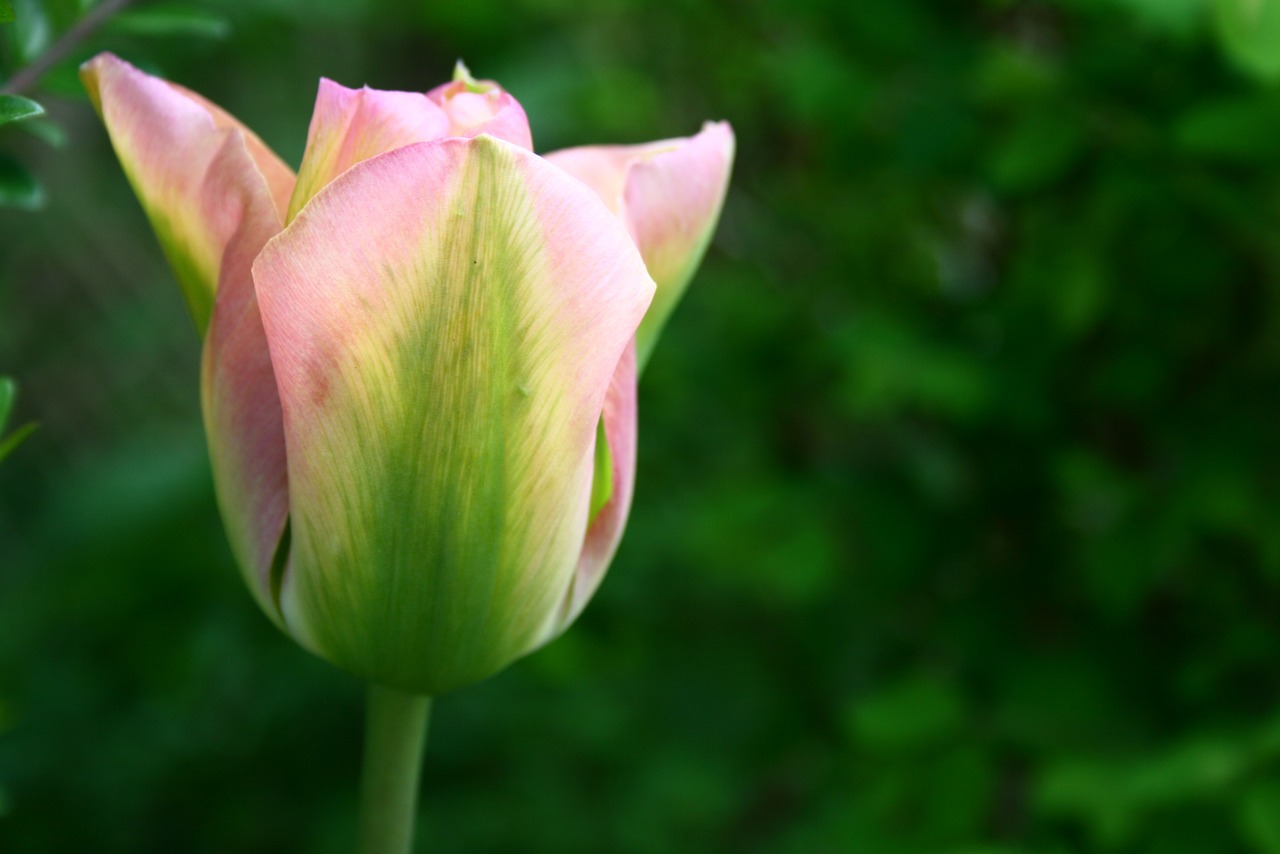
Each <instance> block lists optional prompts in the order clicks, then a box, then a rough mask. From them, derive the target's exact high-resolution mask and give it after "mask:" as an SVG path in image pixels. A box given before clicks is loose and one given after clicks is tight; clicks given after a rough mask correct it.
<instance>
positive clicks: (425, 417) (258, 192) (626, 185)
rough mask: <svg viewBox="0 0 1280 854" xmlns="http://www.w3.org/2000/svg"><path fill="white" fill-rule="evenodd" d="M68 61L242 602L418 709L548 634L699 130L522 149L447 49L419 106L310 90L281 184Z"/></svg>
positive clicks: (710, 207)
mask: <svg viewBox="0 0 1280 854" xmlns="http://www.w3.org/2000/svg"><path fill="white" fill-rule="evenodd" d="M82 77H83V80H84V82H85V85H86V87H87V88H88V90H89V92H90V95H91V97H92V100H93V103H94V106H95V108H96V109H97V110H98V112H99V114H100V115H101V117H102V119H103V122H104V123H105V125H106V128H107V131H108V133H109V135H110V137H111V142H112V144H113V146H114V148H115V151H116V153H117V155H118V156H119V158H120V161H121V164H122V165H123V167H124V171H125V173H126V175H127V177H128V179H129V181H130V183H131V185H132V186H133V189H134V190H135V192H136V193H137V195H138V198H139V200H140V201H141V203H142V207H143V209H144V211H145V212H146V214H147V216H148V218H149V219H150V221H151V224H152V226H153V227H154V229H155V231H156V234H157V236H158V237H159V240H160V244H161V247H162V249H163V251H164V253H165V255H166V257H167V258H168V260H169V262H170V264H171V266H172V267H173V270H174V273H175V275H176V277H177V279H178V282H179V284H180V286H181V288H182V292H183V295H184V297H185V299H186V302H187V306H188V308H189V309H190V313H191V316H192V318H193V320H194V322H195V325H196V328H197V330H198V331H199V332H200V334H201V335H202V336H203V339H204V341H203V354H202V367H201V372H202V376H201V390H202V408H203V412H204V421H205V429H206V433H207V436H208V442H209V452H210V458H211V461H212V465H213V472H214V482H215V486H216V491H217V496H218V503H219V508H220V510H221V513H222V515H223V518H224V521H225V524H226V528H227V531H228V535H229V538H230V541H231V544H232V550H233V552H234V554H235V557H236V560H237V563H238V564H239V566H240V567H241V569H242V571H243V574H244V576H245V579H246V581H247V583H248V586H249V588H250V590H251V591H252V592H253V595H254V597H255V598H256V599H257V601H258V603H259V605H260V606H261V607H262V609H263V610H264V611H265V612H266V613H267V615H268V616H269V617H270V618H271V619H272V620H273V621H274V622H275V623H276V624H277V625H278V626H279V627H280V628H281V629H282V630H284V631H285V632H286V633H288V634H289V635H290V636H291V637H293V638H294V639H295V640H297V641H298V642H299V643H300V644H301V645H302V646H304V647H305V648H307V649H309V650H311V651H312V652H314V653H316V654H317V655H319V656H321V657H323V658H325V659H327V660H329V661H331V662H333V663H334V664H337V665H338V666H340V667H342V668H344V669H346V670H348V671H350V672H352V673H354V674H356V675H358V676H361V677H363V678H365V679H368V680H370V681H371V682H372V683H374V684H376V685H380V686H385V687H386V688H387V689H389V690H390V691H392V692H400V693H401V694H403V695H406V696H423V697H426V696H434V695H438V694H440V693H442V692H445V691H449V690H452V689H454V688H457V687H460V686H463V685H466V684H468V683H471V682H474V681H477V680H479V679H482V678H484V677H486V676H489V675H490V674H492V673H494V672H496V671H498V670H500V669H501V668H503V667H504V666H506V665H507V664H509V663H510V662H511V661H513V660H514V659H516V658H518V657H520V656H522V655H524V654H526V653H528V652H530V651H532V650H534V649H536V648H538V647H539V646H541V645H543V644H544V643H546V642H547V641H549V640H550V639H552V638H554V637H556V636H557V635H558V634H559V633H560V632H562V631H563V630H564V629H565V628H566V627H567V626H568V625H569V624H570V623H571V622H572V621H573V620H574V619H575V618H576V616H577V615H578V614H579V613H580V612H581V610H582V608H583V607H584V606H585V604H586V603H587V601H588V600H589V598H590V597H591V594H592V593H593V592H594V591H595V589H596V587H597V586H598V584H599V582H600V579H601V577H602V575H603V574H604V571H605V568H606V567H607V565H608V563H609V562H610V560H611V559H612V557H613V554H614V551H615V550H616V548H617V545H618V541H619V539H620V538H621V535H622V530H623V527H624V524H625V520H626V516H627V512H628V509H629V506H630V502H631V495H632V485H633V482H634V471H635V447H636V377H637V369H638V366H639V365H641V364H643V361H644V360H647V359H648V357H649V354H650V352H651V350H652V347H653V342H654V340H655V339H656V337H657V334H658V332H659V330H660V328H661V326H662V324H663V322H664V321H665V320H666V318H667V316H668V314H669V313H670V311H671V309H672V308H673V307H674V305H675V302H676V301H677V300H678V298H679V296H680V293H681V291H682V290H683V289H684V287H685V285H686V284H687V282H688V279H689V277H690V276H691V275H692V272H693V270H694V268H696V266H697V264H698V261H699V260H700V258H701V255H702V253H703V251H704V250H705V247H706V244H707V241H708V239H709V237H710V234H711V232H712V229H713V228H714V225H715V222H716V219H717V217H718V214H719V208H720V205H721V202H722V200H723V196H724V192H725V187H726V184H727V180H728V171H729V166H730V161H731V158H732V149H733V137H732V133H731V131H730V130H729V127H728V125H726V124H713V125H708V126H707V127H706V128H705V129H704V130H703V131H702V132H701V133H700V134H698V135H697V136H695V137H693V138H691V139H687V140H669V141H666V142H660V143H654V144H651V145H646V146H636V147H600V148H585V149H570V150H568V151H563V152H559V153H556V154H552V155H549V156H548V157H546V158H542V157H539V156H537V155H535V154H534V153H533V152H532V150H531V145H532V143H531V137H530V133H529V125H528V121H527V119H526V117H525V113H524V111H523V109H522V108H521V107H520V104H519V103H518V102H517V101H516V100H515V99H514V98H513V97H512V96H511V95H510V94H509V93H507V92H505V91H504V90H503V89H502V88H501V87H499V86H498V85H497V84H495V83H492V82H490V81H476V80H474V79H472V78H471V76H470V75H469V74H468V73H467V72H466V70H465V68H463V67H461V65H459V69H458V72H457V73H456V75H455V79H454V80H453V81H452V82H450V83H447V84H445V85H443V86H440V87H438V88H436V89H433V90H432V91H430V92H427V93H425V94H423V93H414V92H386V91H378V90H373V89H369V88H363V89H358V90H353V89H347V88H345V87H343V86H340V85H338V84H336V83H333V82H331V81H328V80H323V81H321V83H320V89H319V94H318V96H317V100H316V106H315V112H314V114H313V116H312V120H311V126H310V130H309V132H308V136H307V144H306V148H305V152H304V154H303V157H302V162H301V164H300V166H299V169H298V172H297V174H296V176H295V174H294V173H293V172H292V171H291V170H290V169H289V168H288V167H287V166H286V165H285V164H284V163H283V162H282V161H281V160H280V159H279V158H278V157H277V156H276V155H275V154H273V153H272V152H271V150H270V149H269V148H268V147H267V146H266V145H265V144H264V143H263V142H262V141H261V140H260V139H259V138H258V137H257V136H255V135H254V134H253V133H252V132H251V131H250V130H248V129H247V128H246V127H244V126H243V125H242V124H240V123H239V122H238V121H236V120H235V119H234V118H232V117H231V116H230V115H228V114H227V113H225V112H224V111H222V110H221V109H219V108H218V107H216V106H215V105H213V104H212V103H210V102H208V101H207V100H205V99H204V98H202V97H201V96H199V95H197V94H195V93H193V92H190V91H188V90H186V89H183V88H182V87H180V86H177V85H175V84H172V83H169V82H166V81H163V80H161V79H158V78H156V77H152V76H149V75H147V74H144V73H142V72H140V71H138V70H137V69H136V68H133V67H132V66H130V65H128V64H127V63H125V62H123V61H122V60H120V59H118V58H116V57H114V56H112V55H110V54H102V55H100V56H98V57H96V58H95V59H93V60H91V61H90V62H89V63H87V64H86V65H85V66H84V68H83V71H82ZM655 291H656V296H655ZM651 302H652V308H650V304H651ZM647 310H648V311H649V314H648V315H646V311H647ZM392 716H394V715H392ZM423 716H425V712H424V713H423ZM413 725H414V724H412V722H411V723H410V724H409V728H412V726H413ZM370 733H371V734H370V738H371V741H370V744H369V749H370V750H371V751H377V750H379V749H380V748H378V747H377V745H376V744H374V741H373V738H374V735H373V729H372V728H371V730H370ZM369 785H370V786H375V787H376V786H377V785H379V784H378V783H377V782H376V781H374V782H372V783H370V784H369Z"/></svg>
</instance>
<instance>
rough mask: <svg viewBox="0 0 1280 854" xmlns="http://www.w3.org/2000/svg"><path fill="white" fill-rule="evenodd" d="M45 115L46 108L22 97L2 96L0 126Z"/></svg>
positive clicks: (0, 98)
mask: <svg viewBox="0 0 1280 854" xmlns="http://www.w3.org/2000/svg"><path fill="white" fill-rule="evenodd" d="M43 115H44V107H42V106H40V105H39V104H37V103H36V102H35V101H33V100H31V99H30V98H24V97H22V96H21V95H0V125H6V124H8V123H9V122H20V121H22V120H24V119H33V118H35V117H36V116H43Z"/></svg>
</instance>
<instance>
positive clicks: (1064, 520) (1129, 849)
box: [0, 0, 1280, 854]
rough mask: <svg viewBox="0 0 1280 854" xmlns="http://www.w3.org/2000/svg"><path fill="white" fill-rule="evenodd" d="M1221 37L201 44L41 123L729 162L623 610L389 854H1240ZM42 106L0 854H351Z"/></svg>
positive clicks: (9, 326) (1254, 391)
mask: <svg viewBox="0 0 1280 854" xmlns="http://www.w3.org/2000/svg"><path fill="white" fill-rule="evenodd" d="M54 5H55V4H48V5H47V7H44V8H46V12H45V14H46V17H47V18H48V19H49V20H50V21H51V23H50V28H51V31H52V32H54V33H57V32H62V31H63V28H64V27H65V26H66V20H67V18H68V15H66V14H63V13H61V12H59V13H56V14H55V12H54V11H53V10H54ZM66 5H68V6H74V5H77V4H75V3H70V2H68V3H67V4H66ZM34 6H35V4H34V3H31V2H27V3H26V4H25V5H23V4H15V9H16V10H17V11H18V13H19V18H20V19H21V16H22V15H24V14H28V12H29V10H30V9H31V8H34ZM145 8H146V7H145V6H140V7H139V9H140V10H142V9H145ZM209 8H211V9H212V8H213V7H212V6H210V7H209ZM1263 8H1264V7H1263V5H1260V4H1253V5H1250V4H1249V3H1244V2H1240V3H1238V4H1237V5H1235V6H1231V5H1230V4H1226V3H1223V4H1219V3H1217V2H1213V0H1168V2H1158V0H1053V2H1049V0H1032V1H1031V2H999V0H992V2H984V3H971V4H963V3H938V2H931V1H930V0H861V2H857V3H846V2H835V0H785V2H784V0H761V2H756V3H745V4H744V3H710V2H693V0H690V2H678V3H671V4H654V3H643V2H641V1H640V0H608V2H593V3H587V2H585V0H517V2H514V3H511V2H498V0H476V2H470V3H430V4H428V3H418V2H400V0H361V2H337V0H325V2H323V3H302V2H300V0H268V1H267V2H258V0H252V2H250V0H236V2H226V3H222V4H218V7H217V9H218V14H223V15H225V16H226V18H227V20H228V21H230V23H231V25H232V29H231V33H230V36H229V37H228V38H225V39H222V40H215V39H205V38H186V37H184V38H154V37H151V36H143V35H139V34H136V33H125V32H123V31H120V30H107V31H104V32H102V33H100V38H99V40H98V41H95V42H91V43H88V44H86V45H85V46H84V52H83V53H82V54H81V55H79V56H76V57H74V58H73V59H72V61H70V62H68V63H66V68H65V69H63V70H60V71H56V72H55V73H54V74H52V75H50V76H49V77H48V78H46V81H45V84H44V85H45V86H46V87H47V88H49V89H53V88H55V87H57V88H58V89H59V91H65V92H67V93H71V92H72V91H73V87H74V79H73V77H72V73H73V71H74V64H75V61H78V60H79V59H83V58H84V55H87V52H88V51H91V50H95V49H98V48H103V47H109V48H111V49H114V50H116V51H118V52H121V53H122V54H123V55H125V56H127V57H128V58H129V59H131V60H133V61H136V62H138V63H140V64H142V65H144V66H145V67H148V68H151V69H154V70H158V71H163V72H165V73H166V74H168V75H170V76H171V77H172V78H173V79H175V80H176V81H178V82H180V83H182V84H184V85H188V86H191V87H192V88H195V89H197V90H198V91H201V92H203V93H206V94H207V95H209V96H210V97H211V98H213V99H215V100H216V101H218V102H219V103H222V104H224V105H225V106H227V107H228V108H229V109H231V110H232V111H233V112H235V113H236V114H237V115H239V116H241V117H242V118H244V119H245V120H246V121H247V122H248V123H249V124H250V125H251V126H253V127H254V128H256V129H257V130H259V131H260V132H261V133H262V135H263V137H264V138H265V139H266V140H267V141H268V142H269V143H270V144H271V145H272V146H274V147H275V148H276V149H277V150H279V151H280V152H281V153H282V154H283V155H284V156H285V157H286V159H289V160H291V161H292V162H293V163H295V164H296V163H297V161H298V157H299V154H300V151H301V146H302V142H303V140H304V139H305V134H306V127H307V121H308V117H309V113H310V108H311V100H312V98H313V96H314V91H315V83H316V79H317V78H318V77H319V76H320V75H321V74H325V75H328V76H331V77H333V78H335V79H337V80H339V81H341V82H343V83H345V84H348V85H360V84H361V83H364V82H368V83H369V84H371V85H377V86H382V87H386V88H401V89H415V88H416V89H420V88H425V87H427V86H430V85H433V84H434V83H437V82H441V81H444V80H446V79H447V78H448V77H449V75H450V72H451V70H452V68H453V65H454V61H455V60H456V58H457V57H458V56H462V57H464V58H465V59H466V60H467V62H468V64H469V65H470V67H471V68H473V69H475V71H476V73H477V75H478V76H481V77H496V78H498V79H499V80H502V81H503V82H505V83H506V84H507V85H508V86H509V87H510V88H511V89H512V90H513V91H514V92H515V94H516V95H517V96H518V97H519V98H520V99H521V100H522V103H524V105H525V106H526V108H527V110H528V112H529V115H530V117H531V120H532V122H533V129H534V136H535V140H536V142H537V145H538V146H539V149H540V150H547V149H551V148H555V147H559V146H562V145H569V144H579V143H584V142H595V141H600V142H636V141H642V140H647V139H654V138H660V137H664V136H670V135H678V134H687V133H690V132H692V131H694V130H696V129H697V127H698V125H699V123H700V122H701V121H702V120H703V119H705V118H728V119H729V120H731V121H732V122H733V125H734V127H735V129H736V130H737V133H738V137H739V146H738V149H739V161H738V165H737V168H736V173H735V179H734V184H733V188H732V191H731V193H730V197H729V200H728V203H727V205H726V208H725V218H724V222H723V225H722V227H721V229H720V232H719V234H718V235H717V237H716V239H715V241H714V243H713V245H712V248H711V252H710V255H709V258H708V261H707V264H706V265H705V267H704V268H703V270H702V271H701V272H700V273H699V274H698V276H697V277H696V278H695V280H694V282H693V284H692V286H691V288H690V290H689V292H688V296H687V298H686V300H685V302H684V303H683V304H682V305H681V306H680V307H679V308H678V309H677V311H676V312H675V314H674V315H673V317H672V320H671V323H670V324H669V326H668V330H667V332H666V333H665V334H664V337H663V341H662V344H661V346H660V347H659V348H658V349H657V350H656V352H655V355H654V358H653V360H652V361H651V363H650V364H649V366H648V368H647V370H646V373H645V377H644V380H643V383H642V387H641V399H640V410H641V431H640V448H639V454H640V459H639V467H638V471H639V475H638V482H637V493H636V499H635V507H634V511H633V515H632V519H631V522H630V525H629V528H628V532H627V535H626V538H625V539H624V541H623V544H622V548H621V551H620V553H619V556H618V559H617V561H616V563H615V565H614V566H613V568H612V569H611V570H610V575H609V577H608V578H607V579H606V580H605V582H604V585H603V587H602V588H601V592H600V595H599V597H598V598H597V600H596V601H595V602H593V603H592V605H591V606H590V607H589V608H588V610H587V612H586V613H585V615H584V617H583V619H582V620H581V621H580V623H579V624H578V625H577V626H575V627H574V628H573V629H572V630H570V631H569V633H568V634H566V635H565V636H564V637H563V638H561V639H560V640H558V641H556V642H555V643H554V644H552V645H551V646H550V647H549V648H547V649H546V650H544V651H542V652H539V653H538V654H536V655H534V656H532V657H531V658H529V659H528V660H527V661H525V662H523V663H521V664H519V665H517V666H516V667H514V668H513V669H512V670H510V671H508V672H507V673H504V674H503V675H501V676H499V677H497V678H495V679H493V680H491V681H489V682H487V683H485V684H483V685H481V686H478V687H477V688H475V689H474V690H469V691H465V692H461V693H458V694H456V695H448V696H445V697H443V698H441V699H440V700H439V701H438V702H437V704H436V711H435V720H434V721H433V729H432V739H431V742H430V744H429V745H428V751H427V753H428V758H427V766H426V774H425V779H424V801H423V816H422V825H423V833H424V843H426V844H425V845H424V846H423V850H437V851H509V850H529V851H534V852H538V851H556V852H594V851H601V850H610V851H612V850H617V851H624V852H659V851H662V852H665V851H778V852H793V851H794V852H809V851H855V852H868V854H881V852H885V854H897V853H898V852H905V854H915V852H919V854H933V852H946V854H978V852H987V854H996V853H997V852H998V853H999V854H1011V853H1012V852H1024V854H1025V853H1026V852H1032V854H1040V852H1044V853H1045V854H1066V852H1104V853H1105V854H1110V852H1116V854H1168V853H1169V852H1173V854H1179V852H1188V854H1203V853H1204V852H1215V854H1216V852H1253V854H1275V852H1280V826H1278V825H1277V820H1278V819H1277V816H1280V717H1278V715H1280V684H1278V682H1277V679H1276V672H1277V662H1280V525H1277V520H1278V519H1280V457H1277V455H1276V454H1275V453H1274V450H1273V445H1274V443H1275V425H1276V424H1277V423H1280V241H1278V240H1277V234H1280V202H1278V200H1280V177H1278V175H1277V169H1276V167H1277V165H1278V164H1280V151H1277V148H1276V146H1277V140H1280V133H1277V130H1280V92H1278V91H1277V90H1276V89H1275V88H1274V86H1273V85H1272V84H1271V83H1270V82H1269V80H1270V78H1269V77H1268V75H1269V73H1270V71H1269V68H1270V62H1271V59H1270V57H1274V56H1278V55H1280V51H1273V52H1270V53H1269V52H1268V49H1267V48H1266V47H1265V44H1266V41H1265V40H1266V38H1268V36H1267V26H1266V19H1258V20H1257V21H1254V22H1253V24H1251V25H1249V26H1243V25H1241V24H1240V21H1242V20H1244V19H1242V18H1241V17H1240V15H1242V14H1245V13H1249V10H1251V9H1252V10H1258V9H1263ZM1250 14H1252V13H1250ZM1265 14H1270V13H1269V12H1265ZM1232 16H1235V17H1232ZM1233 22H1234V23H1233ZM12 30H13V26H7V27H5V28H4V30H3V34H0V38H8V37H9V36H10V33H11V31H12ZM6 51H7V52H6V53H5V54H4V58H5V61H6V62H8V63H9V65H7V66H6V68H11V67H13V64H14V63H15V62H16V56H17V55H16V53H15V52H14V51H13V49H12V48H6ZM60 75H64V76H60ZM64 77H65V79H64ZM48 105H49V107H50V110H51V112H55V113H56V117H57V119H58V120H59V121H60V122H61V123H62V124H63V125H64V126H65V127H67V128H69V129H71V131H72V135H73V138H72V140H71V142H70V146H69V148H68V150H67V151H64V152H59V151H54V150H51V149H49V148H48V147H47V146H44V145H42V144H39V143H38V141H34V140H30V139H27V138H25V137H24V135H23V134H20V133H17V132H10V131H6V132H5V136H4V139H3V142H4V144H5V145H6V146H8V145H12V146H13V147H14V148H13V150H14V151H15V152H16V153H17V154H18V155H19V156H20V157H21V158H22V160H23V162H24V163H27V164H29V165H30V167H31V168H32V170H34V171H36V172H38V173H39V174H40V175H41V177H42V178H43V179H44V180H45V182H46V183H47V185H48V188H47V198H48V204H47V206H46V208H45V210H43V211H41V212H40V213H38V214H35V215H32V214H30V213H27V212H9V211H0V364H3V365H5V367H6V369H7V370H11V371H13V372H15V373H18V374H20V375H21V376H23V378H24V379H23V383H24V384H23V395H24V397H23V405H24V406H26V407H29V408H30V411H33V412H39V413H40V417H41V421H42V425H43V426H42V432H41V441H40V442H38V443H32V444H30V445H27V446H24V447H23V449H22V452H21V453H18V454H15V455H13V456H11V457H9V458H8V459H7V460H5V462H4V465H3V468H0V627H3V631H0V793H2V797H0V804H2V805H3V810H4V811H5V812H4V816H3V817H2V818H0V847H2V848H4V850H6V851H7V850H10V849H12V850H14V851H46V850H48V851H61V850H71V851H74V850H84V851H100V852H106V854H111V853H112V852H126V851H127V852H147V851H156V852H160V851H165V852H167V851H175V850H177V851H193V852H205V851H273V852H290V851H298V852H302V851H307V852H340V851H347V850H350V848H351V842H352V840H353V839H354V822H355V815H354V808H355V774H356V769H357V767H358V750H359V740H360V722H361V710H360V703H361V700H362V697H363V692H362V688H361V686H359V685H357V684H355V683H354V681H353V680H350V679H348V678H346V677H344V676H343V675H342V674H340V673H337V672H335V671H334V670H332V669H331V668H328V667H326V666H324V665H322V664H321V663H320V662H318V661H317V660H315V659H313V658H311V657H309V656H307V655H305V654H304V653H302V652H299V651H298V650H297V649H296V648H295V647H294V646H293V645H292V644H291V643H290V642H288V641H287V640H286V639H284V638H283V637H281V636H280V635H279V634H278V633H277V632H275V631H274V629H272V627H271V626H270V624H269V623H268V622H267V621H266V620H265V619H264V618H263V617H262V616H261V615H260V614H259V613H258V611H257V609H256V608H255V607H254V606H253V604H252V602H251V601H250V600H249V597H248V595H247V594H246V593H245V591H244V589H243V584H242V582H241V581H240V579H239V577H238V574H237V572H236V570H235V568H234V566H233V565H232V562H231V559H230V556H229V554H228V553H227V549H226V546H225V537H224V535H223V533H222V531H221V526H220V523H219V521H218V518H217V514H216V508H215V503H214V499H213V495H212V490H211V485H210V480H209V474H208V469H207V463H206V460H205V450H204V447H203V444H202V439H201V437H200V435H199V425H200V413H199V399H198V392H197V387H196V381H197V377H198V375H199V350H198V345H197V343H196V341H195V336H194V335H193V334H192V332H191V330H190V327H189V324H188V322H187V321H186V319H185V317H184V316H183V315H184V309H183V307H182V300H181V297H180V296H179V295H178V293H177V291H176V288H175V286H174V283H173V281H172V277H171V275H170V274H169V272H168V270H167V269H166V267H165V266H164V262H163V260H162V258H161V257H160V255H159V252H158V250H157V249H156V247H155V244H154V240H153V238H152V237H151V235H150V232H149V229H148V227H147V225H146V222H145V219H144V218H143V216H142V214H141V212H140V211H139V210H138V209H137V204H136V202H135V201H134V200H133V197H132V195H131V193H130V191H129V189H128V186H127V183H126V181H125V179H124V178H123V177H122V176H121V175H120V174H119V171H118V167H117V166H116V164H115V162H114V159H113V158H112V155H111V152H110V148H109V145H108V143H107V142H106V140H105V139H104V138H103V136H102V135H101V133H100V132H99V131H97V130H96V129H94V128H95V127H96V126H95V125H93V124H92V123H91V122H88V120H87V116H88V110H89V107H88V106H87V104H84V103H83V102H80V103H78V104H62V103H61V102H59V101H56V100H50V101H49V102H48ZM34 121H39V120H34ZM34 121H33V122H25V123H18V124H15V125H14V126H13V130H16V129H18V128H24V127H34V126H35V125H34ZM6 150H7V149H6ZM318 746H320V747H318Z"/></svg>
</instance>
